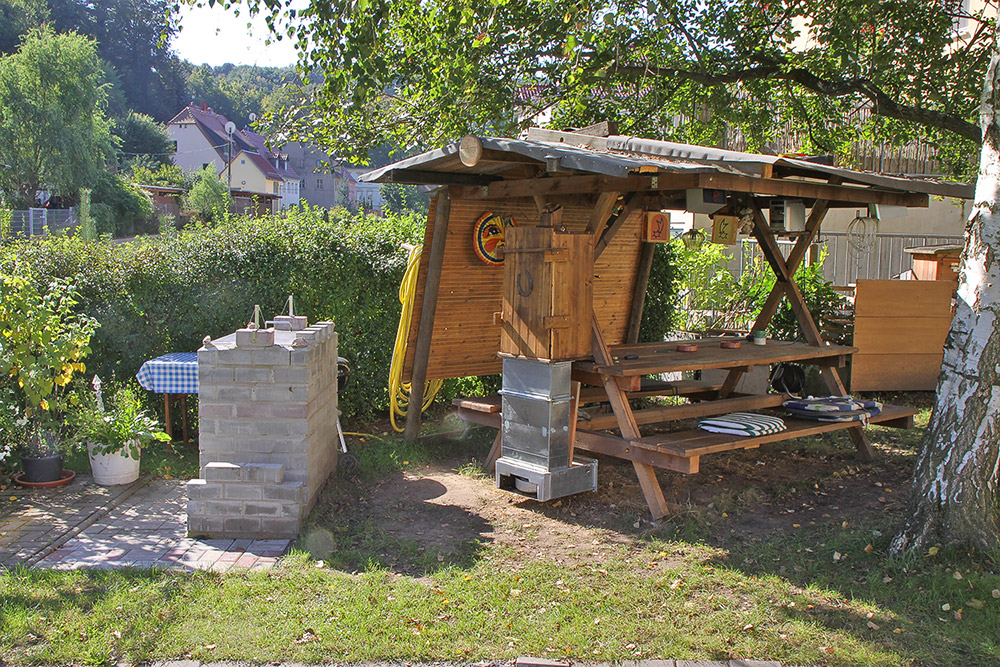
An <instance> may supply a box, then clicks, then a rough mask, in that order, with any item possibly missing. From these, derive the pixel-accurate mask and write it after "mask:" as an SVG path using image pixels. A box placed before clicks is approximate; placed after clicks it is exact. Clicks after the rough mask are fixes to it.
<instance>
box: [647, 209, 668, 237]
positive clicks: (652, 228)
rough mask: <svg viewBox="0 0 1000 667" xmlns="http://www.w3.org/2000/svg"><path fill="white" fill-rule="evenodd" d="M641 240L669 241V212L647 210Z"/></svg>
mask: <svg viewBox="0 0 1000 667" xmlns="http://www.w3.org/2000/svg"><path fill="white" fill-rule="evenodd" d="M642 240H643V241H645V242H646V243H670V214H669V213H664V212H663V211H647V212H646V226H645V227H644V228H643V232H642Z"/></svg>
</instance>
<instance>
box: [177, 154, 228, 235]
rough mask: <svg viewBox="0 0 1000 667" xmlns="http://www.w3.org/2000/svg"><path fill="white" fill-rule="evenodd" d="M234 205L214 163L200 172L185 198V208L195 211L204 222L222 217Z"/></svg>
mask: <svg viewBox="0 0 1000 667" xmlns="http://www.w3.org/2000/svg"><path fill="white" fill-rule="evenodd" d="M232 205H233V198H232V197H231V196H230V194H229V190H228V188H226V184H225V183H223V182H222V180H221V179H220V178H219V175H218V174H217V173H215V167H213V166H212V165H208V166H207V167H205V168H204V169H202V170H201V171H199V172H198V175H197V177H196V178H195V181H194V184H193V185H192V186H191V190H190V191H189V192H188V193H187V196H186V197H185V198H184V208H185V209H186V210H190V211H194V212H195V214H196V215H197V216H198V218H199V219H200V220H202V221H203V222H211V221H212V220H217V219H219V218H221V217H222V216H224V215H226V212H227V211H229V210H230V209H231V208H232Z"/></svg>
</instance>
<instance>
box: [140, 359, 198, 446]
mask: <svg viewBox="0 0 1000 667" xmlns="http://www.w3.org/2000/svg"><path fill="white" fill-rule="evenodd" d="M135 377H136V379H137V380H138V381H139V385H140V386H141V387H142V388H143V389H145V390H146V391H151V392H153V393H154V394H163V412H164V415H163V421H164V424H165V426H166V430H167V432H168V433H170V432H171V420H170V401H171V400H172V399H173V400H179V401H180V409H181V436H182V437H183V438H184V442H187V441H188V423H187V395H188V394H197V393H198V353H197V352H170V353H169V354H164V355H162V356H159V357H156V358H155V359H150V360H149V361H147V362H146V363H144V364H143V365H142V367H141V368H139V372H138V373H136V374H135Z"/></svg>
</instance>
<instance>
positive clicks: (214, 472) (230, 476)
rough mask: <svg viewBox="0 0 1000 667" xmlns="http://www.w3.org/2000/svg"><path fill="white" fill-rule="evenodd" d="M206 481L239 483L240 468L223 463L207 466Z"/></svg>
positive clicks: (233, 464)
mask: <svg viewBox="0 0 1000 667" xmlns="http://www.w3.org/2000/svg"><path fill="white" fill-rule="evenodd" d="M204 479H205V480H206V481H209V482H237V481H239V479H240V466H238V465H236V464H235V463H225V462H222V461H218V462H216V463H209V464H208V465H206V466H205V470H204Z"/></svg>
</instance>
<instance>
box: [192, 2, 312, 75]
mask: <svg viewBox="0 0 1000 667" xmlns="http://www.w3.org/2000/svg"><path fill="white" fill-rule="evenodd" d="M247 20H248V15H247V13H246V11H242V12H240V15H239V16H234V14H233V11H232V10H226V9H223V8H222V7H220V6H219V5H216V6H215V7H207V6H205V7H193V6H190V5H186V4H182V5H181V16H180V24H181V28H182V29H181V31H180V33H178V34H177V36H176V37H174V40H173V44H172V46H173V49H174V52H176V53H177V55H178V56H179V57H180V58H182V59H183V60H188V61H190V62H192V63H194V64H195V65H201V64H203V63H208V64H209V65H213V66H217V65H224V64H225V63H233V64H234V65H261V66H267V67H282V66H286V65H294V64H295V60H296V55H295V48H294V47H293V46H292V43H291V41H290V40H288V39H284V40H282V41H280V42H272V43H271V44H265V40H266V38H267V36H268V29H267V24H265V23H264V19H263V18H262V17H260V16H257V17H254V18H253V19H250V21H251V23H252V27H251V28H250V29H249V30H248V29H247Z"/></svg>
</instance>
